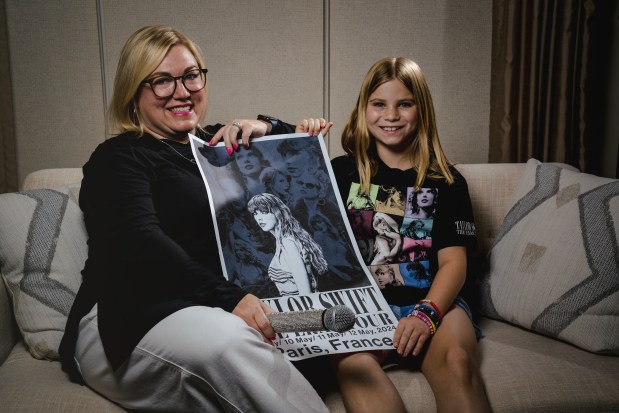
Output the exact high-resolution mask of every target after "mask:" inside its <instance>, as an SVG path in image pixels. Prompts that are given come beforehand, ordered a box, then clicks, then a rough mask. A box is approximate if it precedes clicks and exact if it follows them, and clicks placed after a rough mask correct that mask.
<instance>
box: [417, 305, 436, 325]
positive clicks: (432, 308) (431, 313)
mask: <svg viewBox="0 0 619 413" xmlns="http://www.w3.org/2000/svg"><path fill="white" fill-rule="evenodd" d="M414 308H415V309H417V310H419V309H424V310H427V311H429V312H430V314H428V315H429V316H430V317H433V318H435V319H436V322H438V320H439V316H438V314H437V312H436V310H434V307H430V306H428V305H425V304H417V305H415V307H414ZM424 312H425V311H424Z"/></svg>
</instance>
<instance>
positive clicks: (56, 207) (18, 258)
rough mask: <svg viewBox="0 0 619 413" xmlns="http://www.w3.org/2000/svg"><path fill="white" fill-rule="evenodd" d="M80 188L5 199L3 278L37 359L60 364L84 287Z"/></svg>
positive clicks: (0, 211) (0, 248)
mask: <svg viewBox="0 0 619 413" xmlns="http://www.w3.org/2000/svg"><path fill="white" fill-rule="evenodd" d="M78 193H79V185H74V186H66V187H61V188H56V189H36V190H30V191H24V192H15V193H7V194H2V195H0V273H1V275H2V278H3V280H4V282H5V284H6V286H7V289H8V291H9V294H10V297H11V302H12V305H13V310H14V313H15V319H16V321H17V325H18V327H19V329H20V331H21V334H22V335H23V337H24V339H25V342H26V345H27V346H28V349H29V350H30V352H31V353H32V355H33V356H34V357H36V358H39V359H50V360H53V359H57V358H58V345H59V344H60V339H61V338H62V335H63V333H64V328H65V324H66V321H67V316H68V314H69V310H70V309H71V305H72V304H73V300H74V298H75V294H76V292H77V290H78V288H79V286H80V284H81V280H82V276H81V270H82V268H83V267H84V262H85V260H86V255H87V245H86V240H87V235H86V229H85V227H84V221H83V216H82V212H81V210H80V209H79V207H78V205H77V197H78Z"/></svg>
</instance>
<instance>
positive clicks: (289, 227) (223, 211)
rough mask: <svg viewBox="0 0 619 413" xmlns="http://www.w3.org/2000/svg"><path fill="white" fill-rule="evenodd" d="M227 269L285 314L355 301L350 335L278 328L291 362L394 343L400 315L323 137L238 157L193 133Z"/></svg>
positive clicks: (275, 139) (266, 142)
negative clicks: (357, 229) (367, 250)
mask: <svg viewBox="0 0 619 413" xmlns="http://www.w3.org/2000/svg"><path fill="white" fill-rule="evenodd" d="M191 143H192V149H193V151H194V156H195V159H196V160H198V165H199V167H200V171H201V173H202V177H203V179H204V182H205V185H206V188H207V192H208V195H209V198H210V203H211V208H212V209H213V216H214V217H215V222H214V225H215V228H216V234H217V239H218V243H219V253H220V258H221V262H222V267H223V268H222V270H223V273H224V276H225V277H226V278H227V279H229V280H230V281H232V282H234V283H236V284H237V285H239V286H241V287H243V288H244V289H245V290H246V291H248V292H250V293H252V294H254V295H256V296H257V297H259V298H261V299H262V300H263V301H265V302H267V303H268V304H269V305H270V306H271V307H272V308H274V309H275V310H276V311H302V310H309V309H323V308H329V307H331V306H334V305H338V304H344V305H348V306H349V307H350V308H351V309H352V310H353V311H355V313H356V320H357V321H356V324H355V327H353V329H352V330H350V331H348V332H345V333H335V332H313V333H286V334H281V333H280V334H278V335H277V339H276V340H275V344H276V346H277V347H278V348H279V349H280V350H281V351H282V352H283V353H284V354H286V355H287V356H288V357H289V358H290V359H302V358H307V357H312V356H317V355H322V354H327V353H338V352H347V351H355V350H362V349H370V348H372V349H379V348H383V349H387V348H392V345H391V337H392V335H393V330H394V329H395V325H396V321H395V317H394V316H393V313H392V311H391V309H390V308H389V306H388V305H387V303H386V301H385V300H384V298H383V296H382V294H381V293H380V291H379V289H378V287H377V285H376V282H375V281H374V278H373V277H372V275H371V274H370V273H369V270H368V269H367V267H366V266H365V265H364V264H363V259H362V257H361V254H360V252H359V249H358V248H357V245H356V243H355V241H354V237H353V235H352V232H351V229H350V226H349V224H348V220H347V218H346V214H345V209H344V205H343V203H342V201H341V199H340V198H339V192H338V191H337V188H336V184H335V179H334V178H333V173H332V171H331V166H330V162H329V158H328V154H327V151H326V148H325V146H324V142H323V140H322V137H321V136H308V135H307V134H290V135H274V136H267V137H263V138H257V139H253V140H252V141H251V148H250V149H245V148H243V147H240V148H239V150H238V151H235V152H234V153H233V154H232V155H229V154H228V153H227V151H226V148H225V146H224V145H223V144H218V145H215V146H209V145H208V144H206V143H205V142H203V141H201V140H200V139H198V138H196V137H194V136H191Z"/></svg>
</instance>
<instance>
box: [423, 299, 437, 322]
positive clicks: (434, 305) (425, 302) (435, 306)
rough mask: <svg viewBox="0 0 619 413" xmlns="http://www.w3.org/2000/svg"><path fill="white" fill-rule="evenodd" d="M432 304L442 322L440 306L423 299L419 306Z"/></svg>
mask: <svg viewBox="0 0 619 413" xmlns="http://www.w3.org/2000/svg"><path fill="white" fill-rule="evenodd" d="M422 303H423V304H430V305H431V306H432V308H434V311H436V314H437V315H438V319H439V320H441V319H442V318H443V316H441V311H440V310H439V309H438V306H437V305H436V304H435V303H434V302H433V301H432V300H428V299H427V298H426V299H423V300H421V301H419V304H422Z"/></svg>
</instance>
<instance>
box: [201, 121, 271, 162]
mask: <svg viewBox="0 0 619 413" xmlns="http://www.w3.org/2000/svg"><path fill="white" fill-rule="evenodd" d="M268 128H269V126H267V124H266V122H262V121H260V120H253V119H236V120H233V121H232V122H230V123H228V124H226V125H225V126H223V127H222V128H221V129H219V130H218V131H217V133H216V134H215V136H213V138H212V139H211V140H210V141H209V142H208V144H209V145H210V146H213V145H216V144H217V143H218V142H219V141H220V140H221V139H223V140H224V144H225V145H226V150H227V151H228V154H229V155H232V152H234V151H235V150H237V149H239V143H242V145H243V146H244V147H245V148H249V139H250V138H256V137H260V136H264V135H266V134H267V132H268Z"/></svg>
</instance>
